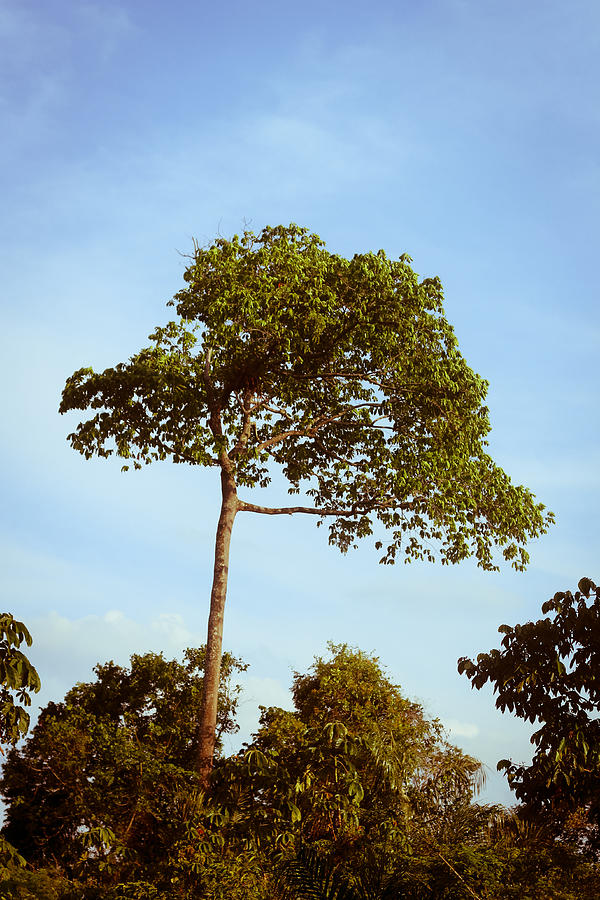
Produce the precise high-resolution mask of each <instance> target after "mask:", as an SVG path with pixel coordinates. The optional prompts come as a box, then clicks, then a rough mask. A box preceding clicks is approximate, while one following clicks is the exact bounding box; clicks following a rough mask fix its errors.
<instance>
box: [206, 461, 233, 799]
mask: <svg viewBox="0 0 600 900" xmlns="http://www.w3.org/2000/svg"><path fill="white" fill-rule="evenodd" d="M221 496H222V501H221V514H220V516H219V524H218V525H217V537H216V540H215V568H214V575H213V584H212V591H211V595H210V614H209V617H208V636H207V639H206V661H205V665H204V681H203V688H202V707H201V710H200V722H199V724H198V730H197V732H196V734H197V741H198V744H197V759H196V768H197V771H198V774H199V775H200V783H201V785H202V787H203V789H204V790H206V788H207V786H208V780H209V777H210V772H211V769H212V764H213V756H214V751H215V741H216V729H217V706H218V701H219V679H220V674H221V657H222V654H223V615H224V612H225V599H226V597H227V574H228V571H229V545H230V543H231V530H232V528H233V522H234V519H235V516H236V513H237V511H238V504H239V501H238V498H237V492H236V486H235V481H234V479H233V476H232V475H231V473H230V472H228V471H227V470H226V469H225V468H223V469H221Z"/></svg>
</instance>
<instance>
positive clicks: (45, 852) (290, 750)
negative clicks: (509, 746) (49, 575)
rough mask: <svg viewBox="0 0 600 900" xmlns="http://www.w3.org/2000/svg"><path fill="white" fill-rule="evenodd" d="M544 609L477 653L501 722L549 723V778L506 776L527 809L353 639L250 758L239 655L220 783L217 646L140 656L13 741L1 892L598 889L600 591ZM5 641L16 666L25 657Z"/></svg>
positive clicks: (267, 716)
mask: <svg viewBox="0 0 600 900" xmlns="http://www.w3.org/2000/svg"><path fill="white" fill-rule="evenodd" d="M543 610H544V612H546V613H547V612H552V613H553V616H552V617H548V616H546V617H545V618H542V619H540V620H539V621H538V622H535V623H534V622H529V623H526V624H525V625H516V626H514V628H510V627H509V626H501V629H500V632H501V634H503V635H504V637H503V642H502V645H501V649H495V650H492V651H490V653H487V654H486V653H482V654H480V655H479V657H478V659H477V661H476V662H473V661H470V660H467V659H462V660H460V661H459V670H460V671H463V672H465V674H466V675H467V676H468V677H469V678H470V679H471V680H472V682H473V684H474V686H475V687H481V686H482V685H483V684H484V683H485V682H486V681H489V682H490V683H492V685H493V686H494V688H495V690H496V692H497V694H498V706H499V707H500V708H501V709H510V707H511V704H512V711H513V712H514V713H515V714H517V715H519V716H521V717H524V718H530V719H532V720H537V721H538V723H539V725H540V729H539V731H538V732H536V734H535V735H534V743H535V745H536V754H535V756H534V759H533V761H532V763H531V764H530V765H529V766H524V765H515V764H513V763H511V762H509V761H506V760H504V761H501V763H500V766H501V767H503V768H505V769H507V771H508V776H509V783H510V784H511V787H512V788H513V789H514V790H515V793H516V796H517V798H518V799H519V800H520V801H521V802H520V803H519V804H518V805H517V806H515V807H514V808H513V809H511V810H507V809H506V808H504V807H502V806H500V805H496V804H485V803H481V802H479V801H478V793H479V790H480V789H481V787H482V785H483V782H484V780H485V776H484V770H483V767H482V765H481V764H480V763H479V761H478V760H476V759H474V758H473V757H472V756H469V755H468V754H465V753H464V752H463V751H462V750H460V749H459V748H458V747H456V746H454V745H453V744H452V743H450V742H449V741H448V739H447V737H446V735H445V733H444V729H443V727H442V725H441V723H440V722H439V721H437V720H435V719H430V718H428V717H427V716H426V715H425V714H424V712H423V709H422V708H421V706H420V705H419V704H417V703H414V702H412V701H411V700H409V699H408V698H406V697H405V696H404V694H403V693H402V691H401V689H400V687H399V686H398V685H395V684H394V683H393V682H392V681H391V680H390V679H389V677H388V676H387V674H386V672H385V671H384V669H383V668H382V666H381V665H380V663H379V660H378V659H377V658H376V657H374V656H372V655H369V654H366V653H364V652H361V651H360V650H356V649H352V648H349V647H348V646H346V645H335V644H330V645H329V654H328V656H327V657H323V658H321V657H319V658H316V659H315V662H314V664H313V666H312V667H311V669H310V670H309V671H308V672H306V673H303V674H300V673H296V674H295V675H294V679H293V685H292V699H293V704H294V709H293V711H288V710H283V709H280V708H276V707H269V708H266V707H261V717H260V723H259V727H258V731H257V732H256V734H255V735H253V737H252V739H251V741H250V742H249V743H248V744H245V745H244V746H243V747H242V748H241V749H240V751H239V752H237V753H234V754H233V755H229V756H227V755H225V754H224V753H223V752H222V746H221V739H222V737H223V735H224V734H230V733H233V732H234V731H235V730H236V727H237V726H236V723H235V713H236V708H237V704H238V699H239V687H238V686H236V684H235V679H236V676H237V675H238V674H239V673H240V672H241V671H243V670H244V669H245V665H244V664H243V663H242V662H241V661H240V660H238V659H236V658H235V657H233V656H231V655H230V654H225V655H224V657H223V667H222V672H221V681H220V691H219V705H218V729H217V743H216V757H215V764H214V767H213V770H212V772H211V779H210V787H209V790H208V791H206V790H204V788H203V784H202V780H201V777H200V775H199V773H198V771H197V767H196V764H195V760H196V749H197V748H196V746H195V744H196V740H197V733H196V729H195V722H196V718H197V714H198V710H199V708H200V705H201V702H202V678H203V667H204V664H205V659H206V654H205V650H204V648H200V649H197V650H194V649H188V650H187V651H186V652H185V654H184V657H183V659H182V660H181V661H177V660H166V659H165V658H164V657H163V655H162V654H154V653H147V654H143V655H140V654H136V655H134V656H132V657H131V662H130V665H129V666H128V667H122V666H118V665H116V664H115V663H113V662H108V663H104V664H102V665H98V666H96V667H95V670H94V671H95V680H94V681H92V682H89V683H85V684H77V685H75V686H74V687H73V688H72V689H71V690H70V691H69V692H68V693H67V694H66V696H65V698H64V700H63V701H62V702H60V703H55V702H52V703H49V704H48V705H47V706H46V707H45V708H44V709H43V710H42V712H41V715H40V717H39V720H38V722H37V724H36V726H35V728H34V729H33V731H32V733H31V735H30V736H29V737H28V738H27V740H26V741H24V742H23V741H21V743H20V744H18V745H15V746H13V748H12V749H10V750H9V752H8V754H7V758H6V762H5V765H4V770H3V775H2V779H1V782H0V791H1V793H2V796H3V798H4V800H5V803H6V817H5V824H4V828H3V832H2V835H3V843H2V845H1V863H2V865H1V868H0V896H2V897H22V898H34V897H35V898H36V900H39V898H48V900H50V898H52V900H54V898H56V900H59V898H60V900H145V898H153V900H167V898H181V900H196V898H198V900H200V898H202V900H204V898H206V900H229V898H231V900H254V898H256V900H259V898H260V900H305V898H312V900H392V898H411V900H425V898H431V900H433V898H453V900H459V898H460V900H463V898H473V897H475V898H481V900H483V898H487V900H494V898H497V900H500V898H502V900H504V898H511V897H514V898H532V900H534V898H535V900H543V898H548V897H552V898H553V900H575V898H578V900H585V898H590V900H591V898H595V897H597V896H598V893H599V891H600V865H599V862H598V853H599V851H600V835H599V831H598V825H599V820H600V804H599V802H598V800H599V794H598V775H597V772H598V757H599V754H600V742H599V741H598V739H597V727H598V724H597V723H598V719H597V712H598V701H599V697H598V675H597V673H598V666H597V664H596V659H595V655H596V654H597V652H598V644H599V640H598V635H599V632H600V628H599V627H598V623H599V622H600V588H598V587H596V585H594V583H593V582H592V581H591V580H590V579H582V581H581V582H580V589H579V590H578V591H576V592H575V594H571V593H570V592H568V591H567V592H560V593H558V594H556V595H555V597H554V598H553V599H552V600H551V601H549V603H548V604H545V606H544V608H543ZM0 621H1V622H3V623H4V624H5V626H6V623H7V622H8V619H7V617H6V616H5V617H3V618H2V620H0ZM17 629H18V631H19V632H20V633H21V634H22V635H25V634H26V632H25V631H24V630H23V629H24V626H22V625H21V623H17ZM549 631H551V632H552V633H553V640H552V641H551V640H549V638H548V633H549ZM558 638H560V640H559V639H558ZM4 650H5V652H4V660H5V669H4V670H5V671H6V661H7V660H10V657H11V655H12V657H13V659H14V654H15V653H16V652H20V651H18V650H17V649H16V647H15V646H14V644H13V645H11V646H8V647H5V648H4ZM560 664H562V665H560ZM28 666H29V668H28V670H27V671H29V672H30V673H31V672H32V671H34V670H32V668H31V666H30V664H28ZM552 672H556V673H557V674H556V677H555V678H554V679H552V678H551V673H552ZM507 673H508V675H509V677H507ZM544 679H547V682H545V681H544ZM523 682H525V683H526V685H530V687H528V688H524V687H523V684H522V683H523ZM575 682H576V683H577V685H578V693H579V695H580V698H581V699H580V701H579V705H578V707H577V708H576V709H574V708H573V703H574V700H573V692H574V690H575V687H574V684H575ZM545 683H547V684H550V685H551V688H550V689H549V690H544V689H542V685H544V684H545ZM536 685H538V686H539V687H537V688H536ZM37 686H39V681H38V680H36V678H35V677H33V678H31V679H30V684H29V690H35V689H36V687H37ZM24 688H25V689H26V685H25V684H23V685H22V686H21V688H19V690H21V696H22V690H23V689H24ZM13 690H14V686H13ZM7 696H8V693H7ZM7 702H8V701H7ZM7 735H8V733H7V732H5V739H6V736H7ZM17 737H18V736H17V734H16V733H12V737H11V740H12V741H13V742H15V741H16V740H17ZM565 785H568V786H569V790H565Z"/></svg>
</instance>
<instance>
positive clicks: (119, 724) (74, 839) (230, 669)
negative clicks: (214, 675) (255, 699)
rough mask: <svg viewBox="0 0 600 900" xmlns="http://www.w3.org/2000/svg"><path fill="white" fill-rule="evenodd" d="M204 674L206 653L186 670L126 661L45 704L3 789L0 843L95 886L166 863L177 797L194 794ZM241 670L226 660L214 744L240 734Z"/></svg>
mask: <svg viewBox="0 0 600 900" xmlns="http://www.w3.org/2000/svg"><path fill="white" fill-rule="evenodd" d="M203 665H204V649H198V650H187V651H186V652H185V658H184V662H183V663H179V662H177V661H176V660H171V661H167V660H165V659H164V658H163V657H162V655H157V654H154V653H148V654H145V655H143V656H140V655H134V656H132V657H131V666H130V667H129V668H123V667H121V666H117V665H115V664H114V663H112V662H109V663H105V664H104V665H98V666H96V668H95V673H96V680H95V681H94V682H91V683H89V684H77V685H76V686H75V687H74V688H72V689H71V690H70V691H69V692H68V693H67V695H66V696H65V699H64V701H63V702H62V703H49V704H48V706H47V707H46V708H45V709H44V710H43V711H42V713H41V715H40V717H39V721H38V723H37V725H36V727H35V728H34V730H33V732H32V735H31V737H30V738H29V739H28V740H27V742H26V743H25V744H24V745H23V746H22V747H21V748H18V749H16V748H15V749H13V750H12V751H11V752H10V754H9V756H8V759H7V762H6V765H5V767H4V772H3V775H2V780H1V781H0V790H1V791H2V795H3V797H4V799H5V801H6V804H7V810H6V819H5V827H4V834H5V835H6V837H7V838H8V840H10V841H11V842H12V843H13V844H14V845H15V846H16V847H17V848H18V849H19V851H20V852H21V853H22V854H23V855H24V856H25V858H26V859H27V860H28V861H29V862H31V863H32V864H34V865H38V866H44V865H53V864H58V865H60V867H61V869H62V871H63V872H66V873H67V874H73V873H74V872H77V871H79V870H81V872H82V873H83V874H87V875H89V874H90V871H92V870H93V871H92V874H94V876H95V877H97V879H98V880H99V881H102V880H103V879H104V878H106V877H108V878H109V880H110V876H111V868H114V869H116V870H118V872H119V875H120V877H122V878H125V877H126V876H127V874H128V873H135V872H137V871H139V870H140V868H142V869H143V868H144V866H145V865H147V864H148V862H149V861H151V862H152V864H154V862H155V859H156V858H158V859H160V858H161V857H164V858H166V857H167V856H168V850H169V840H170V833H169V826H170V823H171V820H172V819H173V817H174V816H175V815H176V812H175V810H176V806H177V801H176V797H177V794H178V792H181V791H184V792H189V791H191V790H192V789H193V788H194V787H195V786H196V780H197V779H196V776H195V774H194V768H193V760H194V753H195V730H196V725H195V723H196V720H197V716H198V709H199V707H200V703H201V694H202V669H203ZM244 668H245V666H244V665H243V664H241V663H240V662H239V661H238V660H236V659H235V658H234V657H232V656H230V655H229V654H225V655H224V664H223V667H222V679H221V687H220V693H219V717H218V736H220V735H221V734H223V733H226V732H232V731H234V730H235V729H236V727H237V726H236V725H235V722H234V713H235V708H236V704H237V689H235V688H233V689H232V688H231V687H230V678H231V677H232V676H233V674H234V673H235V672H236V671H240V670H243V669H244ZM217 746H219V744H218V745H217ZM153 871H154V873H155V874H156V871H157V869H156V866H155V867H154V868H153Z"/></svg>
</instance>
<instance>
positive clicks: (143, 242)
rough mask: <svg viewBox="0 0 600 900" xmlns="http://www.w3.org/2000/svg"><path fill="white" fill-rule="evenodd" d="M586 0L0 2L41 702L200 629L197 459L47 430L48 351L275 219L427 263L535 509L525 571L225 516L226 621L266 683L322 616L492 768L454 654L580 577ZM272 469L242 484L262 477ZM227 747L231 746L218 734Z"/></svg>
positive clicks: (25, 601) (17, 531) (9, 305)
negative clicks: (98, 457)
mask: <svg viewBox="0 0 600 900" xmlns="http://www.w3.org/2000/svg"><path fill="white" fill-rule="evenodd" d="M599 43H600V9H599V7H598V5H597V3H596V2H595V0H573V2H571V3H570V4H568V5H565V4H564V3H559V2H554V0H543V2H542V0H532V2H530V3H527V4H523V3H517V2H512V0H510V2H502V3H500V2H495V0H424V2H421V3H420V4H416V3H408V2H406V0H401V2H393V3H392V2H381V0H375V2H371V3H370V4H364V3H361V4H359V3H352V2H350V3H349V2H346V3H343V4H342V3H339V2H330V3H327V2H325V3H323V2H321V3H315V2H308V3H303V4H296V5H291V4H289V5H286V4H280V3H274V2H263V3H261V4H247V3H237V2H234V3H229V4H227V5H226V6H222V7H219V8H217V6H216V5H215V4H202V3H188V2H179V3H174V4H171V5H166V4H164V3H158V2H144V3H141V2H138V3H134V2H131V0H129V2H125V3H120V4H113V3H109V2H103V3H102V4H100V3H85V2H77V3H67V2H52V0H49V2H46V3H44V4H43V5H42V4H41V3H37V2H36V3H33V2H27V0H19V2H13V0H0V75H1V78H0V117H1V120H2V132H3V140H2V142H1V143H0V162H1V172H2V181H3V184H2V198H3V200H2V209H3V216H2V217H1V222H0V228H1V240H0V266H1V271H2V280H1V297H2V312H3V330H4V349H3V353H2V355H1V358H0V365H1V366H2V378H1V381H0V391H1V394H2V398H1V400H2V410H3V414H2V417H1V418H0V429H1V438H2V442H1V454H2V457H1V462H2V465H1V468H0V479H1V488H0V489H1V491H2V496H3V497H4V502H3V503H2V507H1V510H0V527H1V529H2V561H1V569H0V571H1V579H2V586H1V590H2V597H3V599H4V603H3V605H4V607H5V608H6V609H7V610H10V611H11V612H14V613H15V615H17V616H19V617H20V618H22V619H24V620H25V621H26V622H27V623H28V625H29V626H30V628H31V631H32V633H33V635H34V640H35V643H34V647H33V648H32V651H31V658H32V659H33V661H34V662H35V664H36V665H37V667H38V669H39V671H40V675H41V677H42V680H43V683H44V690H43V695H42V699H41V701H40V702H44V703H45V702H47V700H48V699H51V698H52V699H56V698H60V697H61V696H62V695H63V694H64V692H65V691H66V690H67V689H68V688H69V687H70V686H71V685H72V684H73V683H74V682H75V681H77V680H85V679H88V678H89V677H90V675H91V667H92V666H93V665H94V663H96V662H97V661H104V660H106V659H109V658H113V659H115V660H117V661H119V662H122V663H124V662H126V661H127V659H128V655H129V654H130V653H131V652H145V651H146V650H151V649H152V650H159V649H163V650H164V652H165V653H166V654H171V655H173V654H175V653H178V652H179V651H180V650H181V649H183V648H184V647H185V646H188V645H197V644H199V643H202V642H203V640H204V634H205V626H206V617H207V609H208V593H209V587H210V575H211V554H212V545H213V535H214V528H215V523H216V516H217V511H218V484H217V483H216V482H215V473H214V472H210V471H208V472H202V471H199V470H192V469H187V470H186V469H184V468H182V467H173V466H170V465H167V464H165V465H160V466H156V467H152V468H149V469H146V470H144V471H143V472H141V473H129V474H127V475H123V474H121V473H120V467H119V464H118V463H114V464H113V463H112V462H105V461H92V462H86V461H85V460H83V459H82V458H80V457H79V456H78V455H76V454H75V453H74V452H73V451H72V450H71V449H70V448H69V446H68V445H67V443H66V440H65V436H66V434H67V432H68V431H69V430H70V427H71V426H72V425H74V424H75V421H76V420H75V419H73V418H71V419H69V420H67V418H61V417H60V416H59V415H58V414H57V406H58V402H59V398H60V392H61V390H62V387H63V385H64V381H65V379H66V378H67V376H68V375H70V374H71V373H72V372H73V371H74V370H75V369H77V368H80V367H81V366H83V365H92V366H93V367H94V368H96V369H101V368H103V367H105V366H108V365H112V364H114V363H116V362H118V361H121V360H125V359H127V358H128V357H129V356H130V355H131V354H132V353H134V352H135V351H136V350H138V349H139V348H140V347H142V346H144V345H145V343H146V338H147V335H148V334H149V333H150V331H151V330H152V329H153V327H154V326H155V325H156V324H159V323H162V322H164V321H166V320H167V318H168V314H169V311H168V310H167V309H166V307H165V303H166V301H168V300H169V299H170V298H171V296H172V295H173V294H174V293H175V292H176V291H177V290H178V289H179V288H180V286H181V284H182V280H181V277H182V273H183V270H184V268H185V259H184V258H183V257H182V256H181V253H186V252H189V251H190V249H191V247H192V238H193V237H195V238H197V239H198V240H199V241H200V242H201V243H204V242H207V241H210V240H211V239H212V238H214V237H215V236H216V235H217V234H218V233H221V234H224V235H231V234H233V233H234V232H239V231H240V230H243V228H244V223H250V227H252V228H254V229H255V230H259V229H260V228H262V227H263V226H264V225H266V224H270V225H275V224H279V223H284V224H287V223H289V222H291V221H295V222H298V223H300V224H302V225H305V226H307V227H309V228H310V229H311V230H313V231H315V232H317V233H318V234H320V235H321V237H322V238H323V239H324V240H325V241H326V242H327V245H328V247H329V248H330V249H331V250H334V251H335V252H339V253H342V254H344V255H352V254H353V253H355V252H363V251H367V250H377V249H379V248H380V247H383V248H384V249H385V250H386V251H387V252H388V254H389V255H391V256H399V255H400V254H401V253H403V252H407V253H409V254H410V255H411V256H412V257H413V259H414V266H415V268H416V270H417V271H418V272H420V273H421V274H422V275H434V274H435V275H439V276H440V278H441V280H442V282H443V284H444V286H445V292H446V312H447V315H448V318H449V320H450V322H451V323H452V324H453V325H454V326H455V329H456V332H457V336H458V338H459V342H460V345H461V348H462V350H463V353H464V355H465V357H466V359H467V360H468V362H469V363H470V365H471V366H472V367H473V368H474V369H475V370H476V371H477V372H479V373H480V374H481V375H483V376H484V377H485V378H487V379H488V380H489V381H490V392H489V405H490V409H491V419H492V425H493V431H492V435H491V449H492V453H493V454H494V456H495V458H496V459H497V461H498V462H499V463H500V464H501V465H502V466H503V467H504V468H505V469H506V470H507V472H508V473H509V474H510V475H511V477H512V478H513V479H514V480H515V481H516V482H517V483H524V484H526V485H527V486H528V487H530V488H531V489H532V490H533V491H534V492H535V493H536V494H537V496H538V497H539V498H540V500H542V501H543V502H544V503H546V505H547V506H548V507H549V508H550V509H552V510H554V512H555V513H556V516H557V525H556V526H555V527H554V528H553V529H552V532H551V533H549V534H548V535H546V536H545V537H543V538H542V539H540V540H539V541H537V542H535V543H534V544H533V545H532V546H531V548H530V550H531V565H530V568H529V570H528V572H527V573H526V574H524V575H517V574H515V573H512V572H511V571H510V570H508V569H506V568H505V569H503V570H502V572H501V573H500V574H497V575H496V574H493V575H491V574H486V573H481V572H479V571H477V570H476V569H475V568H474V566H472V565H470V564H464V565H461V566H459V567H457V568H454V569H451V570H448V569H443V570H442V569H441V568H436V567H432V566H430V565H425V564H423V565H413V566H397V567H394V568H389V567H379V566H378V565H377V558H378V555H377V553H376V552H375V551H374V550H372V548H371V547H370V546H368V544H365V545H364V546H363V547H361V548H360V550H359V551H357V552H355V553H354V554H351V555H349V556H347V557H342V556H340V555H339V554H338V552H337V551H336V550H334V549H332V548H329V547H328V546H327V543H326V539H325V534H324V533H323V532H322V531H317V530H316V529H315V528H314V522H307V521H301V520H292V521H289V522H285V523H280V522H273V521H272V520H267V521H263V520H262V519H261V518H260V517H247V518H244V517H242V516H240V517H238V520H237V522H236V526H235V531H234V539H233V546H232V560H231V575H230V594H229V601H228V609H227V615H226V631H225V644H226V646H227V647H228V648H229V649H231V650H232V651H233V652H234V653H236V654H238V655H240V656H242V657H243V658H244V659H245V660H246V661H247V662H248V663H250V669H249V672H248V676H247V678H246V682H245V683H246V694H245V699H244V702H243V705H242V708H241V713H240V722H241V725H242V731H241V733H240V737H242V738H247V737H248V735H249V733H250V731H251V730H252V728H253V727H254V724H255V723H256V708H257V704H258V703H259V702H262V703H266V704H269V703H278V704H281V705H284V704H287V703H289V699H288V697H289V695H288V687H289V684H290V680H291V672H292V671H293V670H299V671H304V670H305V669H306V667H307V666H308V665H309V664H310V662H311V659H312V657H313V655H314V654H316V653H322V652H323V651H324V648H325V645H326V642H327V641H328V640H334V641H336V642H342V641H346V642H349V643H351V644H354V645H357V646H359V647H361V648H362V649H364V650H367V651H373V652H375V653H377V654H378V655H379V656H380V658H381V661H382V662H383V663H384V664H385V665H386V666H387V667H388V670H389V673H390V675H391V676H392V677H393V678H394V680H396V681H397V682H399V683H400V684H401V685H402V686H403V688H404V689H405V691H406V693H407V694H409V695H410V696H411V697H413V698H414V699H417V700H419V701H420V702H422V703H423V704H424V706H425V708H426V710H427V712H428V713H429V714H430V715H432V716H439V717H440V718H441V719H442V720H443V721H444V722H445V723H446V724H447V725H448V727H449V728H450V734H451V737H452V738H453V739H454V740H455V741H456V742H457V743H458V744H459V745H460V746H462V747H463V748H464V749H465V750H466V751H467V752H470V753H473V754H475V755H477V756H479V758H481V759H482V760H483V761H484V762H485V763H486V764H487V765H488V766H489V767H490V769H491V770H492V772H491V774H490V780H489V789H488V796H489V797H491V798H493V799H501V800H503V801H506V802H510V797H511V795H510V793H509V792H508V790H507V789H506V787H505V785H504V783H503V781H502V780H501V779H500V778H499V777H497V776H495V775H494V774H493V770H494V769H495V763H496V761H497V760H498V759H500V758H504V757H509V756H512V757H513V758H515V759H519V760H521V759H526V758H527V755H528V753H529V744H528V736H529V730H528V729H527V728H526V727H525V726H524V725H522V724H521V723H519V722H516V721H514V720H512V719H511V718H510V717H507V716H500V715H499V714H498V713H496V711H495V710H494V707H493V699H492V697H491V694H490V693H489V692H487V693H486V692H485V691H482V692H480V693H474V692H472V691H471V689H470V687H469V683H468V681H467V679H465V678H464V677H462V678H460V677H459V676H458V675H457V673H456V660H457V658H458V657H459V656H462V655H473V654H476V653H477V652H479V651H482V650H488V649H490V648H491V647H492V646H497V645H498V641H499V636H498V635H497V631H496V629H497V627H498V626H499V625H500V624H502V623H503V622H509V623H514V622H517V621H524V620H526V619H527V618H531V617H537V615H538V612H539V608H540V606H541V603H542V602H543V601H544V600H545V599H547V598H548V597H549V596H551V595H552V594H554V592H555V591H557V590H563V589H568V588H575V586H576V583H577V581H578V579H579V578H580V577H581V576H583V575H588V576H589V577H591V578H595V580H598V579H599V578H600V572H599V571H598V566H597V563H598V539H597V534H598V526H599V524H600V523H599V514H598V509H599V508H600V505H599V500H600V479H599V475H598V473H599V471H600V465H599V463H600V460H599V451H598V447H599V440H598V438H599V427H598V374H597V354H598V342H599V337H600V325H599V316H598V312H597V310H598V286H597V278H596V258H597V243H598V218H599V212H600V198H599V188H600V164H599V154H598V150H599V136H600V115H599V112H598V104H597V91H598V83H599V75H600V71H599V69H600V64H599V59H600V54H599V52H598V51H599V49H600V48H599ZM281 489H282V487H281V485H278V484H277V483H276V484H275V486H274V487H273V488H272V489H270V493H269V498H267V499H272V498H273V497H275V496H279V492H280V490H281ZM233 746H235V743H232V744H231V747H233Z"/></svg>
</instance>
